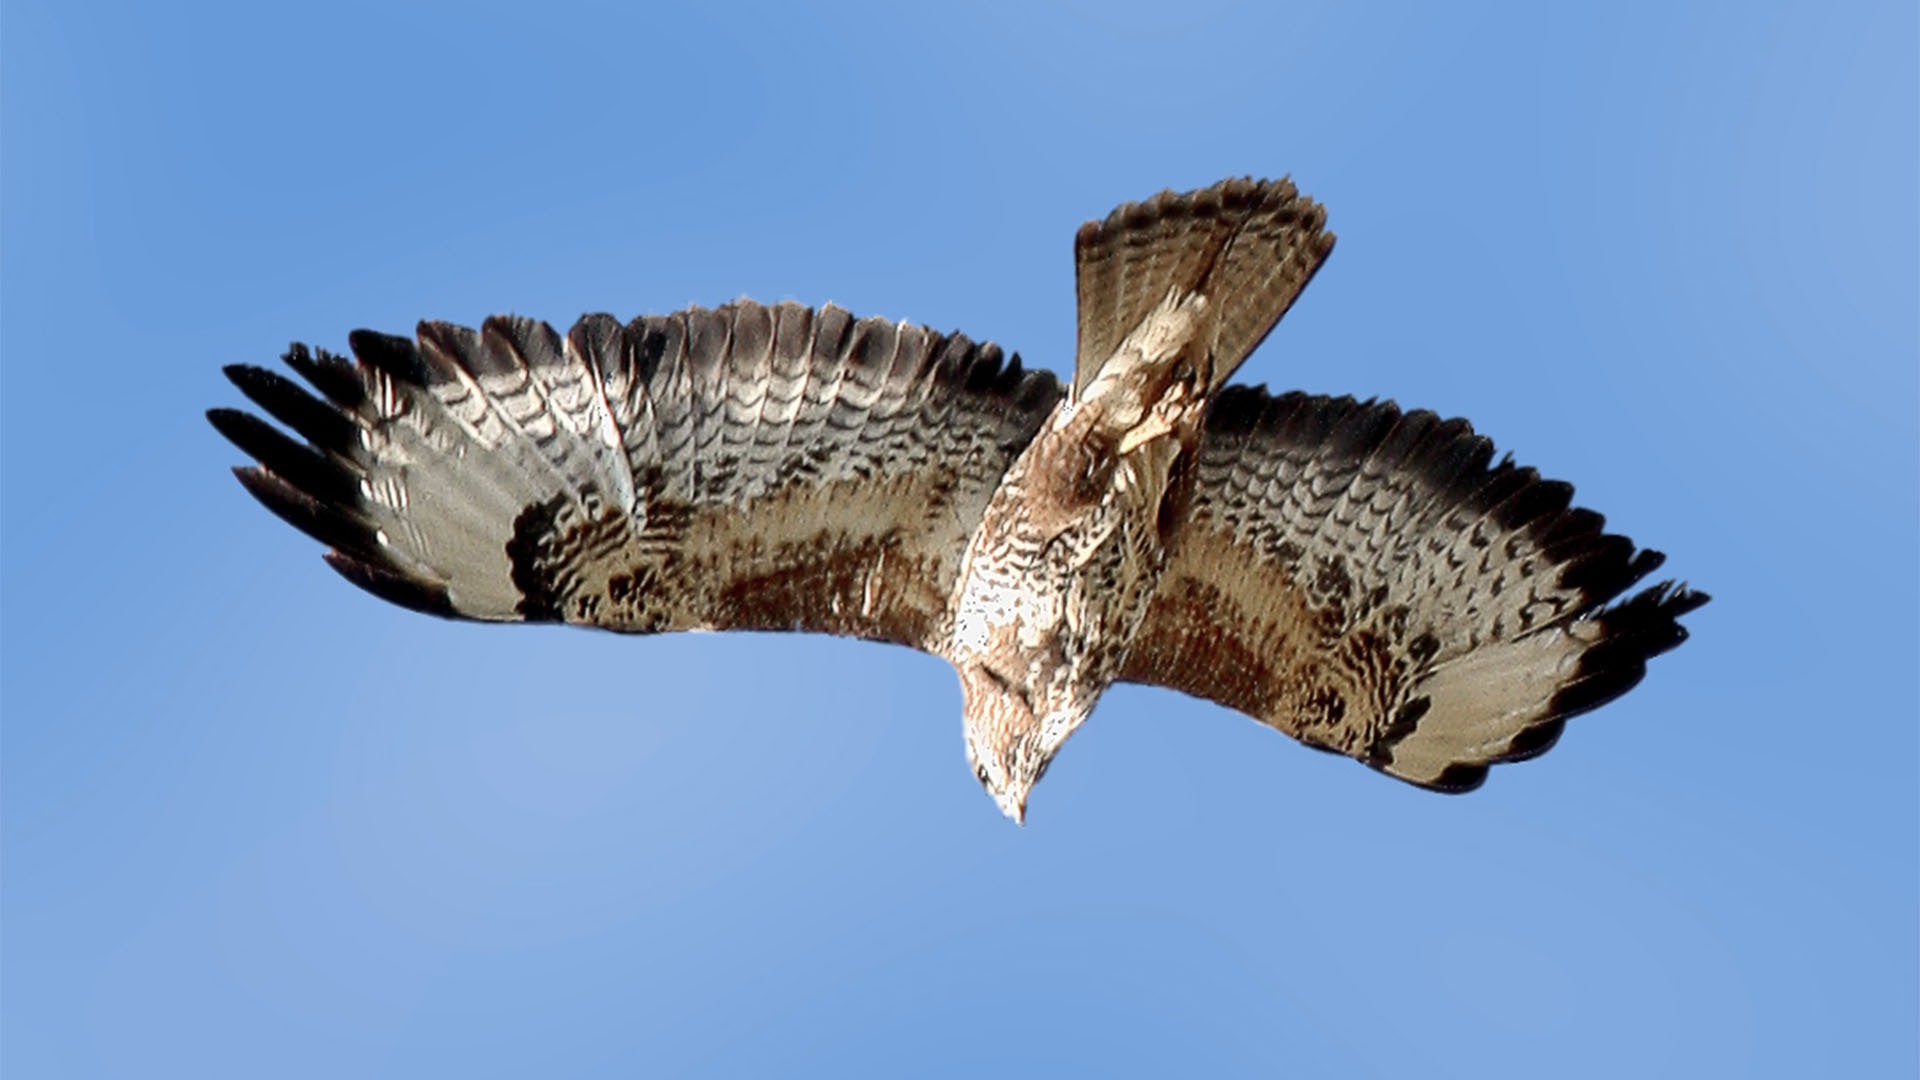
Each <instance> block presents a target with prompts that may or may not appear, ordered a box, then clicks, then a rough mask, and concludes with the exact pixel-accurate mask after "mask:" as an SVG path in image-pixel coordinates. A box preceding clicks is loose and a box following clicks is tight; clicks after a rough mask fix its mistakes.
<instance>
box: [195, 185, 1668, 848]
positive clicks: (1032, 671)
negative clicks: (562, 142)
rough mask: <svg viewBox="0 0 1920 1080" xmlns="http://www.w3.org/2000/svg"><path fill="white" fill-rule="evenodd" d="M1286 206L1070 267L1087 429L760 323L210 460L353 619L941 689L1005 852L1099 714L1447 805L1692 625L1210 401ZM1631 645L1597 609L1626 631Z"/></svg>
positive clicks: (299, 399)
mask: <svg viewBox="0 0 1920 1080" xmlns="http://www.w3.org/2000/svg"><path fill="white" fill-rule="evenodd" d="M1324 220H1325V214H1324V212H1323V211H1322V210H1321V208H1320V207H1319V206H1317V205H1316V204H1314V203H1313V202H1312V201H1311V200H1308V199H1306V198H1304V197H1302V196H1300V195H1299V194H1298V193H1297V192H1296V191H1295V190H1294V188H1293V186H1292V185H1291V184H1290V183H1288V182H1286V181H1284V180H1283V181H1279V182H1263V181H1250V180H1236V181H1227V182H1225V183H1222V184H1217V185H1215V186H1214V187H1212V188H1208V189H1206V190H1204V191H1199V192H1192V193H1189V194H1186V195H1179V196H1176V195H1173V194H1171V193H1162V194H1161V195H1158V196H1156V197H1154V198H1153V199H1151V200H1149V201H1147V202H1145V203H1140V204H1128V205H1126V206H1123V207H1121V208H1119V209H1117V210H1115V211H1114V212H1113V213H1112V214H1111V215H1110V216H1109V217H1108V218H1107V219H1106V220H1105V221H1104V222H1101V223H1097V224H1096V223H1090V224H1088V225H1087V226H1085V227H1083V228H1082V229H1081V230H1080V232H1079V234H1078V236H1077V237H1076V242H1075V254H1076V264H1077V271H1078V281H1079V305H1080V324H1079V326H1080V335H1079V337H1080V343H1079V348H1078V352H1077V356H1076V361H1075V377H1074V382H1073V390H1072V391H1071V392H1067V391H1065V390H1063V389H1062V387H1061V386H1060V384H1059V383H1058V382H1057V381H1056V380H1055V379H1054V378H1053V377H1052V376H1051V375H1048V374H1046V373H1044V372H1027V371H1023V370H1022V368H1021V366H1020V362H1019V360H1018V359H1017V358H1015V359H1014V360H1012V361H1011V362H1003V360H1002V358H1001V354H1000V351H999V350H998V349H997V348H995V347H993V346H991V345H976V344H974V343H972V342H970V341H969V340H968V339H966V338H965V337H962V336H960V335H957V334H956V335H941V334H937V333H934V332H932V331H929V330H926V329H924V328H922V327H917V326H912V325H908V324H894V323H889V322H885V321H882V320H878V319H862V320H855V319H853V318H852V317H851V316H849V315H848V314H847V313H846V312H844V311H841V310H840V309H838V308H834V307H831V306H829V307H824V308H821V309H818V310H810V309H807V308H803V307H800V306H798V305H794V304H782V305H778V306H774V307H766V306H762V305H759V304H755V303H752V302H750V301H740V302H737V303H734V304H729V305H726V306H724V307H722V308H719V309H717V310H705V309H699V308H695V309H691V310H688V311H684V312H679V313H676V314H673V315H667V316H648V317H644V318H641V319H636V320H634V321H633V322H632V323H628V324H625V325H622V324H620V323H618V322H616V321H615V320H613V319H611V318H608V317H606V316H588V317H586V318H583V319H582V320H581V321H580V322H579V323H577V324H576V325H575V326H574V327H573V329H572V330H571V331H569V332H568V334H567V335H566V336H565V337H562V336H560V335H558V334H556V333H555V332H554V331H553V330H551V329H550V328H549V327H547V326H546V325H545V324H544V323H537V322H533V321H531V320H525V319H514V318H495V319H489V320H488V321H487V322H486V323H485V324H484V326H483V327H482V329H481V330H480V331H478V332H475V331H472V330H467V329H465V328H461V327H456V326H451V325H448V324H444V323H422V324H421V326H420V328H419V331H418V333H417V335H416V337H415V338H413V339H407V338H397V337H389V336H385V335H379V334H373V333H369V332H365V331H362V332H358V333H356V334H354V335H352V337H351V339H350V340H351V343H352V346H353V351H354V356H355V360H354V361H347V360H343V359H339V358H336V357H334V356H331V355H329V354H327V353H325V352H320V353H317V354H315V353H310V352H309V351H308V350H307V349H305V348H304V347H301V346H295V347H294V349H293V350H292V351H291V352H290V353H289V354H288V355H287V357H286V360H287V363H288V364H289V366H291V367H293V368H294V370H295V371H297V372H298V373H300V374H301V375H302V376H304V377H305V378H306V379H307V381H308V382H309V383H311V384H312V385H313V387H314V388H315V389H317V390H318V391H319V392H320V394H321V397H320V398H315V397H313V396H312V395H310V394H309V393H308V392H307V391H305V390H303V389H302V388H300V387H299V386H298V385H297V384H295V383H293V382H291V381H290V380H287V379H284V378H282V377H281V376H278V375H275V374H273V373H271V372H268V371H264V370H261V369H258V368H252V367H244V366H236V367H232V368H229V369H228V374H229V375H230V377H232V378H233V380H234V381H235V383H236V384H238V385H239V387H240V388H241V390H242V392H243V393H245V394H246V395H247V396H248V397H249V398H251V399H252V400H253V401H254V402H255V403H257V404H258V405H259V406H260V407H261V408H262V409H264V410H265V411H266V412H267V413H268V414H269V415H271V416H273V417H274V418H276V419H278V420H279V421H280V422H281V423H283V424H285V425H286V426H287V427H288V428H290V429H291V430H293V431H294V432H295V433H296V434H298V435H300V436H302V437H303V438H304V439H305V440H306V441H305V442H304V443H302V442H298V441H295V440H293V439H290V438H288V437H287V436H286V435H284V434H281V432H280V431H279V430H278V429H276V428H274V427H273V426H272V425H269V424H267V423H265V422H263V421H261V420H258V419H256V418H254V417H253V416H251V415H249V414H247V413H244V412H239V411H236V410H228V409H216V410H213V411H212V412H211V413H210V414H209V416H210V418H211V419H212V421H213V423H214V425H215V426H216V427H218V428H219V429H220V430H221V431H222V432H223V433H225V434H226V435H227V436H228V437H229V438H231V439H232V440H233V441H234V442H235V443H237V444H238V445H239V446H240V447H241V448H242V449H243V450H245V451H247V452H248V453H249V454H251V455H252V456H254V457H255V458H256V459H257V460H258V461H259V462H260V465H259V466H257V467H249V468H244V469H241V470H238V473H239V476H240V479H241V481H242V482H243V483H244V484H245V485H246V486H247V488H248V489H249V490H250V491H252V492H253V493H254V495H256V496H257V497H258V498H260V500H261V501H262V502H264V503H265V504H266V505H267V506H268V507H269V508H270V509H272V510H274V511H275V512H276V513H278V514H280V515H281V516H282V517H284V518H286V519H287V520H288V521H290V522H292V523H293V524H294V525H296V526H298V527H299V528H301V529H302V530H304V531H306V532H308V533H309V534H311V535H313V536H315V537H316V538H318V539H320V540H321V541H322V542H324V543H326V544H328V545H329V546H330V547H331V548H332V550H331V551H330V552H329V553H328V555H327V559H328V562H329V563H330V564H331V565H333V566H334V568H335V569H337V570H339V571H340V572H341V573H342V574H343V575H345V576H346V577H348V578H349V579H350V580H352V581H354V582H355V583H356V584H359V585H361V586H362V587H364V588H366V589H368V590H369V591H371V592H374V593H375V594H377V595H379V596H382V597H384V598H386V599H388V600H391V601H394V602H396V603H400V604H403V605H405V606H408V607H411V608H415V609H417V610H422V611H426V612H429V613H432V614H437V615H442V616H446V617H455V618H472V619H489V620H499V621H564V622H571V623H576V624H581V625H590V626H600V627H605V628H609V629H614V630H622V631H628V632H635V633H650V632H659V631H669V630H683V629H763V630H764V629H783V630H809V631H818V632H823V633H833V634H844V635H850V636H856V637H863V638H869V639H873V640H881V641H890V642H895V643H898V644H902V645H908V646H911V647H913V648H917V649H921V650H925V651H927V652H931V653H934V654H935V655H939V656H943V657H945V658H947V659H948V660H950V661H951V662H952V663H953V664H954V666H955V667H956V669H957V670H958V671H959V673H960V679H961V685H962V688H963V690H964V692H965V699H966V708H965V720H966V747H967V753H968V758H969V761H970V763H971V764H972V765H973V767H974V770H975V772H976V775H977V776H978V777H979V779H980V781H981V783H982V784H983V785H985V786H986V788H987V790H988V791H989V793H990V794H992V795H993V796H994V798H995V800H996V801H997V802H998V803H999V804H1000V806H1001V808H1002V809H1003V810H1005V811H1006V812H1007V813H1008V814H1009V815H1011V816H1013V817H1015V818H1016V819H1018V818H1021V817H1023V815H1024V813H1025V807H1026V801H1027V798H1028V796H1029V795H1030V793H1031V790H1032V787H1033V785H1034V783H1036V782H1037V781H1038V779H1039V778H1040V775H1041V774H1042V773H1043V772H1044V771H1045V768H1046V765H1047V763H1048V762H1049V761H1050V760H1051V759H1052V757H1053V755H1054V754H1055V753H1056V752H1058V750H1059V748H1060V746H1061V744H1062V743H1063V742H1064V741H1065V740H1066V738H1067V736H1068V735H1070V734H1071V733H1072V732H1073V731H1074V730H1075V729H1076V728H1077V727H1078V726H1079V725H1080V724H1081V723H1082V722H1083V721H1084V720H1085V719H1086V718H1087V715H1088V714H1089V713H1090V712H1091V711H1092V709H1093V706H1094V704H1095V702H1096V701H1097V700H1098V698H1099V696H1100V694H1101V693H1103V692H1104V691H1105V690H1106V688H1107V687H1108V686H1109V685H1111V684H1112V683H1113V682H1114V681H1116V680H1126V681H1136V682H1146V683H1153V684H1158V685H1164V686H1171V687H1174V688H1176V689H1179V690H1182V691H1185V692H1187V693H1190V694H1194V695H1196V696H1200V697H1205V698H1209V699H1212V700H1214V701H1218V702H1220V703H1221V704H1224V705H1227V706H1229V707H1231V708H1235V709H1238V710H1240V711H1242V712H1245V713H1248V714H1249V715H1251V716H1254V717H1255V718H1257V719H1259V720H1261V721H1263V722H1265V723H1268V724H1270V725H1272V726H1274V727H1277V728H1279V729H1280V730H1282V731H1286V732H1287V733H1289V734H1291V735H1294V736H1295V737H1296V738H1299V739H1301V740H1302V741H1304V742H1306V743H1308V744H1309V745H1313V746H1316V747H1320V748H1324V749H1329V750H1334V751H1337V752H1340V753H1344V754H1347V755H1350V756H1352V757H1355V758H1358V759H1360V760H1361V761H1364V762H1366V763H1367V764H1369V765H1372V766H1374V767H1375V768H1378V769H1381V770H1383V771H1385V772H1387V773H1389V774H1391V775H1394V776H1398V777H1400V778H1402V779H1405V780H1408V781H1411V782H1413V783H1416V784H1420V785H1422V786H1426V787H1430V788H1434V789H1437V790H1442V791H1464V790H1468V789H1470V788H1472V787H1474V786H1476V785H1477V784H1478V783H1479V782H1480V780H1481V779H1483V778H1484V776H1485V773H1486V769H1487V766H1488V765H1490V764H1492V763H1494V762H1499V761H1507V760H1515V759H1519V758H1524V757H1530V756H1532V755H1534V754H1537V753H1540V752H1541V751H1543V750H1545V749H1546V748H1547V747H1548V746H1549V745H1551V744H1552V741H1553V739H1554V738H1555V737H1557V736H1558V734H1559V731H1560V728H1561V726H1562V725H1563V724H1564V722H1565V720H1566V718H1567V717H1569V716H1572V715H1574V714H1576V713H1578V712H1582V711H1584V710H1586V709H1590V708H1593V707H1595V706H1597V705H1599V704H1602V703H1604V702H1606V701H1609V700H1611V699H1613V698H1614V697H1617V696H1619V695H1620V694H1622V693H1624V692H1625V691H1626V690H1627V689H1629V688H1630V687H1632V686H1633V685H1634V683H1636V682H1637V681H1638V680H1639V678H1640V676H1641V675H1642V674H1643V673H1644V670H1645V662H1646V660H1647V659H1648V658H1649V657H1651V656H1653V655H1655V654H1657V653H1659V652H1662V651H1665V650H1666V649H1669V648H1672V647H1673V646H1674V645H1676V644H1678V643H1679V642H1680V641H1681V640H1684V638H1685V636H1686V635H1685V631H1684V630H1683V629H1682V628H1681V627H1680V626H1679V625H1678V623H1677V622H1676V619H1677V617H1678V616H1679V615H1681V614H1683V613H1685V612H1687V611H1690V610H1692V609H1693V608H1695V607H1698V606H1699V605H1700V604H1701V603H1704V602H1705V600H1706V597H1705V596H1704V595H1702V594H1699V593H1695V592H1690V591H1688V590H1686V589H1684V588H1677V587H1674V586H1671V585H1662V586H1656V587H1655V588H1652V589H1649V590H1646V591H1644V592H1641V593H1639V594H1638V595H1636V596H1634V597H1633V598H1632V599H1630V600H1627V601H1625V602H1622V603H1618V604H1614V603H1613V602H1614V601H1615V600H1616V599H1617V598H1618V597H1620V596H1621V594H1623V593H1624V592H1625V591H1626V589H1627V588H1628V587H1629V586H1631V585H1632V584H1633V583H1634V582H1635V581H1637V580H1639V579H1640V578H1641V577H1643V576H1644V575H1646V574H1647V573H1648V572H1650V571H1651V570H1652V569H1653V568H1654V567H1655V566H1657V565H1658V564H1659V561H1660V556H1659V555H1658V554H1657V553H1655V552H1650V551H1636V550H1635V548H1634V546H1633V545H1632V543H1631V542H1629V541H1627V540H1625V539H1624V538H1621V537H1617V536H1610V535H1606V534H1604V533H1603V532H1602V531H1601V526H1602V521H1601V518H1600V517H1599V515H1597V514H1593V513H1591V512H1590V511H1586V510H1579V509H1571V508H1570V507H1569V499H1570V496H1571V493H1572V491H1571V488H1569V487H1568V486H1567V485H1565V484H1558V483H1554V482H1549V481H1542V480H1541V479H1540V478H1539V477H1538V476H1537V475H1536V474H1534V472H1533V471H1532V470H1530V469H1521V468H1516V467H1514V466H1513V465H1511V464H1510V463H1504V462H1503V463H1501V464H1500V465H1497V466H1493V465H1491V464H1490V462H1491V455H1492V448H1491V444H1490V443H1488V442H1487V440H1485V439H1484V438H1481V437H1479V436H1476V435H1474V434H1473V432H1472V430H1471V429H1470V428H1469V427H1468V426H1467V424H1466V423H1465V422H1464V421H1458V420H1455V421H1444V422H1443V421H1441V420H1439V418H1437V417H1435V416H1433V415H1432V414H1431V413H1425V412H1405V413H1403V412H1401V411H1400V410H1399V409H1398V408H1396V407H1395V406H1393V405H1392V404H1391V403H1387V404H1374V403H1356V402H1354V401H1352V400H1351V399H1346V398H1341V399H1330V398H1317V397H1308V396H1305V395H1301V394H1288V395H1284V396H1282V397H1279V398H1274V397H1270V396H1269V395H1268V394H1267V393H1266V392H1265V391H1264V390H1260V389H1249V388H1245V387H1231V388H1225V389H1222V387H1223V385H1224V383H1225V381H1226V379H1227V378H1228V376H1229V375H1230V374H1231V373H1232V372H1233V370H1234V369H1235V368H1237V367H1238V366H1239V365H1240V363H1241V362H1242V361H1243V360H1245V358H1246V356H1247V354H1248V352H1250V351H1251V350H1252V349H1253V348H1254V347H1255V346H1256V345H1258V344H1259V342H1260V340H1261V339H1262V338H1264V337H1265V336H1266V334H1267V333H1268V331H1269V330H1271V328H1272V327H1273V325H1274V323H1275V322H1277V321H1278V320H1279V318H1280V316H1281V315H1282V314H1284V312H1285V311H1286V309H1287V308H1288V307H1289V306H1290V305H1291V304H1292V303H1293V301H1294V299H1295V297H1297V296H1298V294H1299V292H1300V290H1301V289H1302V288H1303V287H1304V286H1305V285H1306V283H1307V281H1308V280H1309V279H1310V278H1311V277H1312V275H1313V273H1314V272H1315V270H1316V269H1317V268H1318V267H1319V265H1320V263H1321V261H1322V260H1323V259H1324V258H1325V257H1326V255H1327V254H1328V252H1329V251H1330V250H1331V248H1332V246H1333V237H1332V235H1331V234H1329V233H1327V232H1325V231H1324ZM1609 605H1612V606H1609Z"/></svg>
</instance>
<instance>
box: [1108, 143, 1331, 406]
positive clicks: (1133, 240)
mask: <svg viewBox="0 0 1920 1080" xmlns="http://www.w3.org/2000/svg"><path fill="white" fill-rule="evenodd" d="M1325 228H1326V210H1325V209H1324V208H1322V207H1321V206H1319V205H1318V204H1317V203H1315V202H1314V201H1313V200H1312V199H1309V198H1307V197H1306V196H1304V195H1301V194H1300V193H1299V192H1298V191H1296V190H1295V189H1294V186H1293V183H1292V182H1291V181H1289V180H1286V179H1281V180H1277V181H1275V180H1251V179H1242V180H1225V181H1222V182H1220V183H1218V184H1215V185H1214V186H1212V187H1210V188H1205V189H1203V190H1200V191H1191V192H1187V193H1185V194H1180V195H1176V194H1175V193H1173V192H1171V191H1163V192H1161V193H1160V194H1158V195H1156V196H1154V197H1153V198H1151V199H1148V200H1147V201H1146V202H1143V203H1127V204H1125V205H1124V206H1121V207H1120V208H1118V209H1116V210H1115V211H1113V213H1111V214H1109V215H1108V216H1107V218H1106V220H1105V221H1099V222H1092V221H1090V222H1088V223H1087V224H1085V225H1083V226H1081V227H1080V232H1079V234H1078V235H1077V236H1076V237H1075V238H1074V261H1075V268H1076V280H1077V283H1078V290H1079V309H1080V342H1079V347H1078V349H1077V350H1076V353H1075V359H1074V391H1075V393H1076V394H1079V393H1082V392H1084V391H1085V389H1086V387H1087V386H1088V385H1089V384H1090V383H1092V382H1093V379H1094V376H1095V375H1096V374H1098V372H1099V370H1100V368H1101V367H1102V366H1103V365H1104V364H1105V363H1106V362H1107V360H1108V359H1109V358H1110V357H1111V356H1112V355H1113V353H1114V350H1115V349H1116V347H1118V345H1119V344H1120V342H1121V340H1122V339H1124V338H1125V337H1126V335H1127V334H1128V333H1129V332H1130V331H1132V330H1133V328H1134V327H1135V326H1137V325H1139V323H1140V321H1141V320H1142V319H1143V318H1145V317H1146V316H1147V314H1148V313H1149V312H1150V311H1152V310H1153V308H1154V307H1155V306H1156V305H1158V304H1160V303H1161V302H1162V301H1164V300H1166V299H1167V298H1168V296H1169V295H1175V296H1186V295H1191V294H1196V293H1197V294H1200V295H1203V296H1205V297H1206V298H1207V301H1208V307H1209V310H1210V311H1211V312H1213V318H1214V319H1215V320H1216V323H1215V338H1214V345H1213V379H1212V385H1213V386H1214V387H1216V388H1217V387H1220V386H1223V385H1225V384H1226V381H1227V378H1228V377H1229V376H1231V375H1232V374H1233V372H1234V370H1235V369H1236V368H1238V367H1239V366H1240V364H1241V362H1242V361H1244V360H1245V359H1246V358H1247V355H1248V354H1249V353H1251V352H1253V350H1254V348H1255V347H1257V346H1258V345H1259V344H1260V342H1261V340H1262V339H1264V338H1265V337H1266V336H1267V333H1268V331H1270V330H1272V329H1273V327H1274V324H1275V323H1277V322H1279V321H1280V317H1281V316H1282V315H1284V314H1286V311H1287V308H1288V307H1290V306H1292V304H1293V301H1294V298H1295V297H1297V296H1298V295H1299V294H1300V290H1301V289H1303V288H1305V287H1306V284H1307V282H1308V280H1310V279H1311V278H1312V277H1313V274H1314V271H1315V270H1317V269H1318V268H1319V266H1320V263H1321V262H1322V261H1324V260H1325V259H1326V257H1327V255H1328V253H1329V252H1331V251H1332V250H1333V240H1334V238H1333V234H1332V233H1329V232H1327V231H1325Z"/></svg>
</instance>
